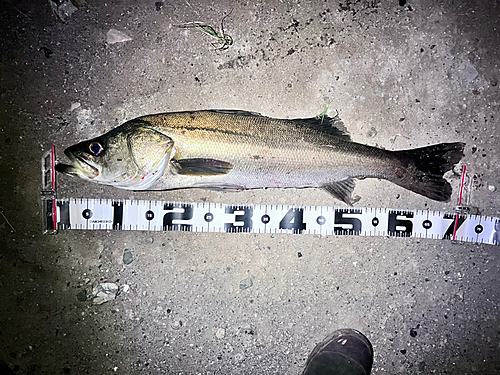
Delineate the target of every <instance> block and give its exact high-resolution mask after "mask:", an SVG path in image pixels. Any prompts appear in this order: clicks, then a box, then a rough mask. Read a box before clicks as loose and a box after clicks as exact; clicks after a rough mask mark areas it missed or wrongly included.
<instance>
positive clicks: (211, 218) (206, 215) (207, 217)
mask: <svg viewBox="0 0 500 375" xmlns="http://www.w3.org/2000/svg"><path fill="white" fill-rule="evenodd" d="M203 218H204V219H205V221H206V222H207V223H210V222H211V221H212V220H213V219H214V215H213V214H212V213H211V212H207V213H206V214H205V216H203Z"/></svg>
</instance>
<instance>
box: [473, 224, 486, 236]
mask: <svg viewBox="0 0 500 375" xmlns="http://www.w3.org/2000/svg"><path fill="white" fill-rule="evenodd" d="M483 229H484V228H483V226H482V225H481V224H478V225H476V227H475V228H474V232H476V233H477V234H481V233H483Z"/></svg>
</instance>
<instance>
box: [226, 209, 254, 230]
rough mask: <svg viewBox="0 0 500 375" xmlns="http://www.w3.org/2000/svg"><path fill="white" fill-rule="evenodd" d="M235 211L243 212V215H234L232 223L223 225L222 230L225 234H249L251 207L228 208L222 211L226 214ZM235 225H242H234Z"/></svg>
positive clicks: (251, 223) (250, 228)
mask: <svg viewBox="0 0 500 375" xmlns="http://www.w3.org/2000/svg"><path fill="white" fill-rule="evenodd" d="M236 211H243V214H236V215H234V222H233V223H224V230H225V231H226V232H250V231H251V230H252V226H253V222H252V216H253V207H249V206H228V207H226V210H225V211H224V212H225V213H226V214H234V213H235V212H236ZM236 223H243V224H242V225H241V224H238V225H236Z"/></svg>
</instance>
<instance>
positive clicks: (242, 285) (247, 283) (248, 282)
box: [240, 277, 253, 290]
mask: <svg viewBox="0 0 500 375" xmlns="http://www.w3.org/2000/svg"><path fill="white" fill-rule="evenodd" d="M252 285H253V281H252V278H251V277H247V278H246V279H243V280H241V281H240V289H241V290H245V289H248V288H250V287H251V286H252Z"/></svg>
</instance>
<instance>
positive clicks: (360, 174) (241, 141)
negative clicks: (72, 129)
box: [56, 110, 465, 205]
mask: <svg viewBox="0 0 500 375" xmlns="http://www.w3.org/2000/svg"><path fill="white" fill-rule="evenodd" d="M464 146H465V143H462V142H453V143H440V144H435V145H431V146H425V147H420V148H414V149H407V150H400V151H391V150H386V149H382V148H378V147H373V146H369V145H365V144H361V143H356V142H353V141H352V140H351V137H350V135H349V134H348V132H347V131H346V129H345V126H344V125H343V123H342V121H341V120H340V118H339V117H338V116H334V117H329V116H326V115H324V114H323V115H322V116H320V117H314V118H299V119H277V118H271V117H266V116H263V115H261V114H259V113H255V112H248V111H242V110H200V111H185V112H170V113H162V114H155V115H147V116H142V117H138V118H135V119H133V120H130V121H127V122H125V123H124V124H122V125H120V126H118V127H116V128H114V129H112V130H111V131H109V132H107V133H105V134H103V135H101V136H99V137H96V138H92V139H90V140H86V141H83V142H80V143H78V144H75V145H73V146H70V147H68V148H67V149H66V150H65V151H64V153H65V155H66V156H67V157H68V158H69V160H70V161H71V163H72V164H64V163H58V164H57V166H56V170H57V171H58V172H62V173H65V174H69V175H73V176H77V177H79V178H82V179H84V180H86V181H92V182H96V183H99V184H105V185H111V186H114V187H116V188H121V189H128V190H172V189H184V188H208V189H222V190H245V189H264V188H321V189H324V190H326V191H327V192H328V193H330V194H331V195H332V196H334V197H335V198H337V199H339V200H341V201H342V202H344V203H346V204H348V205H352V204H354V203H355V199H354V198H353V194H352V193H353V190H354V187H355V179H364V178H378V179H384V180H388V181H390V182H392V183H395V184H396V185H399V186H401V187H403V188H405V189H408V190H411V191H412V192H414V193H417V194H420V195H423V196H425V197H427V198H429V199H432V200H436V201H449V200H450V197H451V194H452V187H451V185H450V183H449V182H448V181H447V180H446V179H445V178H444V177H443V175H444V174H445V173H446V172H447V171H449V170H451V169H452V168H453V166H454V165H455V164H457V163H458V162H459V161H460V160H461V158H462V157H463V156H464V154H463V149H464Z"/></svg>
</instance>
